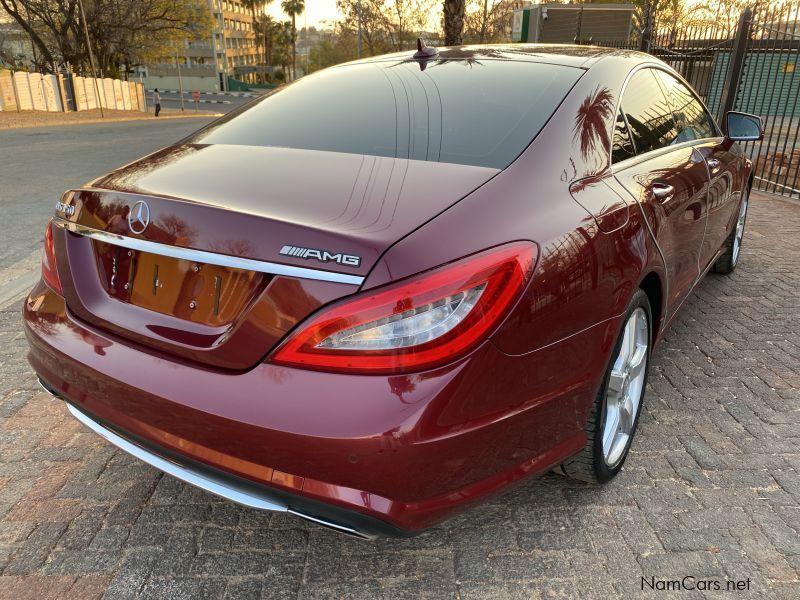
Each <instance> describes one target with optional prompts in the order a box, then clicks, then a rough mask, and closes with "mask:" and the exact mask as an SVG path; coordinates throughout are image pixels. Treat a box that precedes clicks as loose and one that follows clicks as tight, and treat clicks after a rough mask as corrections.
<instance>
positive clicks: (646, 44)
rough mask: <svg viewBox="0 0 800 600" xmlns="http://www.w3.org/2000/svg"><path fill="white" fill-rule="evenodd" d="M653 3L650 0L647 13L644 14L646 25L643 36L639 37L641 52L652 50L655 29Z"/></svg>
mask: <svg viewBox="0 0 800 600" xmlns="http://www.w3.org/2000/svg"><path fill="white" fill-rule="evenodd" d="M652 17H653V3H652V2H648V3H647V5H646V7H645V14H644V27H643V28H642V36H641V38H639V52H649V51H650V37H651V35H652V33H651V32H652V31H653V23H652Z"/></svg>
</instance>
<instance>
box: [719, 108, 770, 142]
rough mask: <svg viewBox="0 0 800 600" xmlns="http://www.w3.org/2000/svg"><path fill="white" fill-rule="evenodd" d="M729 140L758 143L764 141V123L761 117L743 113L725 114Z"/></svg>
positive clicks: (732, 112)
mask: <svg viewBox="0 0 800 600" xmlns="http://www.w3.org/2000/svg"><path fill="white" fill-rule="evenodd" d="M725 131H727V132H728V135H727V138H728V139H729V140H733V141H734V142H756V141H758V140H763V139H764V123H763V122H762V121H761V117H757V116H756V115H750V114H747V113H743V112H737V111H733V110H732V111H730V112H728V113H726V114H725Z"/></svg>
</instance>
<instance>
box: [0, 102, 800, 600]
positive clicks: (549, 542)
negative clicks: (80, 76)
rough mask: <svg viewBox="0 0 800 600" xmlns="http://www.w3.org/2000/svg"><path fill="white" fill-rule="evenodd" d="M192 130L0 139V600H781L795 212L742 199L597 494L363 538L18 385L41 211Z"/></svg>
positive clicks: (494, 503) (796, 387) (795, 393)
mask: <svg viewBox="0 0 800 600" xmlns="http://www.w3.org/2000/svg"><path fill="white" fill-rule="evenodd" d="M220 106H223V105H220ZM224 106H233V104H231V105H224ZM206 122H207V121H206V120H204V119H203V120H201V119H189V120H164V121H157V120H155V119H153V120H152V121H140V122H131V123H113V124H100V125H86V126H63V127H49V128H41V129H20V130H9V131H4V132H0V209H1V210H2V212H1V213H0V215H2V216H1V217H0V240H2V244H1V245H0V292H1V291H2V290H5V294H6V297H7V298H8V302H7V303H5V307H3V302H2V301H0V572H1V573H2V577H0V598H14V599H15V600H16V599H20V598H37V599H39V598H64V597H70V598H100V597H103V596H104V595H105V597H106V598H132V597H144V598H217V597H226V598H308V597H325V598H344V597H347V598H364V599H369V600H373V599H376V598H392V599H397V598H409V599H418V598H436V599H439V598H459V599H468V598H469V599H471V598H476V599H478V598H508V597H511V598H539V597H542V598H544V597H548V598H549V597H556V598H572V597H577V596H580V597H584V598H602V599H603V600H608V599H610V598H632V597H639V596H641V595H642V593H643V591H648V590H649V589H650V587H649V585H650V583H649V582H651V581H653V582H657V581H661V580H670V581H671V580H681V579H682V578H684V577H685V576H691V577H694V578H696V580H698V581H699V580H701V579H703V580H716V581H720V582H722V585H723V589H724V585H725V582H726V581H728V580H735V581H737V582H741V585H742V587H741V588H739V589H740V590H745V591H739V592H738V593H734V594H728V596H730V597H737V598H738V597H759V598H775V599H783V598H785V599H787V600H788V599H794V598H797V592H798V589H799V586H800V536H798V531H800V509H798V506H799V505H800V366H799V365H800V346H799V345H798V338H797V334H798V331H800V295H798V292H797V290H798V289H800V271H798V269H797V263H798V261H800V210H798V204H797V203H794V202H791V201H787V200H782V199H779V198H776V197H770V196H766V195H763V194H758V193H754V194H753V198H752V203H751V209H750V211H751V212H750V215H749V217H748V222H747V229H746V233H745V240H744V245H743V250H742V259H741V265H740V266H739V268H738V269H737V271H736V272H735V273H734V274H733V275H732V276H730V277H723V276H718V275H713V274H712V275H709V276H708V277H707V278H706V279H705V281H703V282H702V283H701V284H700V285H699V286H698V288H697V289H696V290H695V291H694V292H693V294H692V296H691V297H690V299H689V300H688V301H687V304H686V305H685V306H684V307H683V308H682V310H681V312H680V313H679V315H678V317H677V319H676V320H675V322H674V323H673V324H672V327H671V329H670V331H669V332H668V334H667V336H666V339H665V340H664V342H663V343H662V344H661V346H660V347H659V348H658V349H657V350H656V352H655V355H654V357H653V364H652V371H651V374H650V380H649V382H648V390H647V395H646V397H645V401H644V402H645V404H644V410H643V412H642V417H641V423H640V428H639V433H638V435H637V437H636V439H635V441H634V444H633V448H632V451H631V455H630V457H629V459H628V461H627V463H626V464H625V467H624V469H623V471H622V473H621V474H620V476H619V477H618V478H616V479H615V480H614V481H613V482H612V483H610V484H609V485H607V486H605V487H592V486H588V485H583V484H581V483H578V482H575V481H570V480H567V479H564V478H561V477H559V476H556V475H552V474H549V475H545V476H543V477H540V478H538V479H528V480H526V481H524V482H522V483H521V484H520V485H517V486H516V487H515V488H514V489H512V490H511V491H510V492H508V493H506V494H504V495H502V496H499V497H495V498H493V499H491V500H490V501H489V502H486V503H484V504H482V505H480V506H478V507H476V508H473V509H471V510H470V511H468V512H467V513H465V514H463V515H461V516H458V517H457V518H454V519H452V520H450V521H448V522H446V523H444V524H442V525H440V526H438V527H436V528H434V529H433V530H431V531H429V532H426V533H425V534H423V535H420V536H418V537H415V538H410V539H392V540H379V541H376V542H363V541H359V540H355V539H351V538H347V537H344V536H342V535H340V534H337V533H333V532H331V531H328V530H325V529H322V528H320V527H317V526H315V525H312V524H309V523H306V522H303V521H301V520H299V519H297V518H294V517H292V516H290V515H286V514H278V513H276V514H270V513H261V512H258V511H256V510H253V509H248V508H243V507H241V506H238V505H235V504H233V503H231V502H227V501H223V500H220V499H218V498H216V497H214V496H211V495H209V494H207V493H205V492H202V491H199V490H197V489H195V488H192V487H190V486H188V485H184V484H183V483H181V482H179V481H177V480H176V479H173V478H171V477H168V476H164V475H163V474H162V473H161V472H159V471H157V470H156V469H153V468H151V467H149V466H146V465H144V464H142V463H140V462H138V461H136V460H135V459H133V458H131V457H129V456H127V455H126V454H124V453H123V452H121V451H118V450H116V449H115V448H114V447H112V446H111V445H110V444H108V443H107V442H105V441H104V440H102V439H101V438H100V437H98V436H96V435H94V434H93V433H91V432H89V431H88V430H87V429H85V428H84V427H83V426H82V425H81V424H79V423H78V422H77V421H75V420H74V419H73V418H71V417H70V416H69V415H68V413H67V411H66V408H65V407H64V405H63V404H62V403H61V402H59V401H57V400H54V399H53V398H51V397H50V396H48V395H47V394H45V393H43V392H42V391H41V390H40V389H39V387H38V385H37V384H36V380H35V378H34V375H33V372H32V371H31V369H30V367H29V366H28V364H27V361H26V348H27V344H26V341H25V337H24V334H23V333H22V327H21V322H20V319H21V316H20V311H21V304H22V293H23V290H22V289H21V288H20V285H22V284H24V287H25V288H28V287H30V285H32V283H33V280H34V279H36V278H37V277H38V268H39V267H38V256H39V252H40V251H41V245H42V238H43V232H44V227H45V223H46V222H47V219H48V217H49V216H50V215H51V214H52V212H53V205H54V203H55V201H56V200H57V199H58V198H59V195H60V193H61V192H62V191H63V190H64V189H67V188H69V187H71V186H77V185H80V184H81V183H83V182H86V181H88V180H90V179H92V178H93V177H95V176H97V175H100V174H102V173H104V172H106V171H108V170H110V169H113V168H114V167H116V166H118V165H121V164H123V163H126V162H128V161H131V160H133V159H135V158H137V157H139V156H141V155H143V154H146V153H149V152H152V151H154V150H156V149H158V148H160V147H162V146H165V145H167V144H169V143H170V142H172V141H175V140H178V139H180V138H182V137H183V136H185V135H187V134H188V133H190V132H191V131H193V130H195V129H197V128H199V127H200V126H202V125H203V124H205V123H206ZM15 290H16V291H15ZM1 299H2V294H1V293H0V300H1ZM187 384H190V382H187ZM420 468H424V465H420ZM651 578H652V579H651ZM745 581H747V584H746V585H747V588H746V589H745V588H744V587H743V586H744V585H745ZM679 595H680V594H679ZM702 595H703V594H701V596H702ZM656 596H657V597H662V595H656ZM665 597H666V596H665ZM686 597H697V596H695V595H692V594H689V595H687V596H686ZM726 597H727V596H726Z"/></svg>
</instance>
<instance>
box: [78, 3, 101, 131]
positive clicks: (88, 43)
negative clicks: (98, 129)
mask: <svg viewBox="0 0 800 600" xmlns="http://www.w3.org/2000/svg"><path fill="white" fill-rule="evenodd" d="M78 7H79V8H80V9H81V23H83V35H85V36H86V48H87V49H88V50H89V65H90V66H91V67H92V79H94V89H95V92H97V105H98V106H99V107H100V118H101V119H105V118H106V115H105V113H103V100H102V99H101V98H100V85H99V84H98V83H97V69H95V68H94V52H92V42H91V40H90V39H89V27H88V26H87V25H86V13H85V12H84V10H83V0H78Z"/></svg>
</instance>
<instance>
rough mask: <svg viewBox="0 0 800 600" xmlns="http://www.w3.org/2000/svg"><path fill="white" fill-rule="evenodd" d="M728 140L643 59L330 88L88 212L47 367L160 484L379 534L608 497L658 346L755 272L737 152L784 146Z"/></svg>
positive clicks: (484, 49) (69, 244)
mask: <svg viewBox="0 0 800 600" xmlns="http://www.w3.org/2000/svg"><path fill="white" fill-rule="evenodd" d="M725 129H726V132H727V134H723V133H722V132H721V131H720V129H719V127H718V126H717V124H716V123H715V121H714V119H713V118H712V117H711V115H710V114H709V113H708V111H707V109H706V108H705V106H704V105H703V103H702V102H701V101H700V99H699V98H698V97H697V95H696V94H695V93H694V92H693V91H692V90H691V88H690V87H689V86H688V85H687V83H686V82H685V81H684V80H683V79H682V78H681V77H680V76H678V75H677V74H676V73H675V72H674V71H673V70H672V69H671V68H669V67H668V66H667V65H665V64H663V63H661V62H658V61H656V60H655V59H653V58H651V57H649V56H646V55H643V54H639V53H635V52H628V51H615V50H606V49H601V48H593V47H581V46H578V47H571V46H536V45H507V46H476V47H459V48H445V49H441V50H439V51H435V50H431V49H427V50H426V49H425V48H422V51H420V52H418V53H417V54H412V53H411V52H408V53H402V54H394V55H390V56H382V57H377V58H372V59H368V60H362V61H359V62H355V63H350V64H346V65H342V66H337V67H333V68H330V69H327V70H325V71H322V72H320V73H318V74H315V75H311V76H308V77H305V78H303V79H301V80H300V81H298V82H296V83H294V84H292V85H289V86H287V87H285V88H283V89H281V90H279V91H277V92H275V93H272V94H270V95H268V96H266V97H263V98H261V99H260V100H258V101H256V102H254V103H252V104H251V105H249V106H247V107H246V108H245V109H244V110H241V111H238V112H236V113H235V114H230V115H228V116H226V117H225V118H223V119H220V120H219V121H216V122H214V123H212V124H211V125H209V126H208V127H206V128H204V129H202V130H201V131H199V132H198V133H196V134H195V135H193V136H191V137H190V138H188V139H185V140H183V141H181V142H179V143H177V144H175V145H174V146H171V147H169V148H166V149H164V150H161V151H159V152H156V153H154V154H152V155H150V156H147V157H145V158H143V159H141V160H139V161H137V162H134V163H132V164H130V165H127V166H125V167H122V168H120V169H118V170H116V171H114V172H112V173H110V174H109V175H105V176H103V177H101V178H99V179H96V180H94V181H92V182H91V183H89V184H87V185H86V186H85V187H83V188H81V189H76V190H70V191H68V192H66V193H65V194H64V196H63V197H62V198H61V200H60V201H59V202H57V203H56V211H55V216H54V217H53V219H52V221H51V222H50V224H49V225H48V226H47V229H46V235H45V250H44V257H43V261H42V281H41V282H40V283H39V284H38V285H37V286H36V287H35V288H34V289H33V291H32V292H31V293H30V296H29V297H28V298H27V300H26V302H25V311H24V318H25V330H26V333H27V336H28V339H29V341H30V348H31V349H30V361H31V364H32V365H33V367H34V369H35V370H36V373H37V374H38V376H39V378H40V381H41V383H42V385H43V386H44V388H45V389H47V390H48V391H49V392H51V393H52V394H53V395H55V396H57V397H59V398H61V399H63V400H65V401H66V403H67V406H68V408H69V410H70V411H71V412H72V414H73V415H74V416H75V417H77V418H78V419H79V420H80V421H81V422H83V423H84V424H86V425H87V426H88V427H90V428H91V429H93V430H94V431H96V432H98V433H99V434H100V435H102V436H104V437H105V438H106V439H108V440H109V441H111V442H112V443H113V444H116V445H117V446H119V447H120V448H122V449H123V450H125V451H127V452H130V453H131V454H133V455H134V456H136V457H138V458H140V459H142V460H143V461H145V462H147V463H149V464H151V465H154V466H155V467H157V468H159V469H162V470H163V471H165V472H167V473H170V474H172V475H174V476H176V477H178V478H180V479H182V480H184V481H186V482H189V483H191V484H194V485H196V486H199V487H201V488H203V489H206V490H208V491H210V492H212V493H215V494H218V495H220V496H223V497H225V498H229V499H231V500H234V501H236V502H240V503H243V504H246V505H249V506H253V507H256V508H262V509H268V510H278V511H289V512H291V513H294V514H296V515H298V516H300V517H303V518H306V519H310V520H312V521H315V522H318V523H322V524H324V525H327V526H330V527H333V528H335V529H338V530H340V531H343V532H347V533H351V534H354V535H360V536H365V537H371V536H374V535H380V534H407V533H412V532H414V531H418V530H421V529H423V528H425V527H428V526H430V525H432V524H434V523H436V522H438V521H440V520H441V519H443V518H445V517H447V516H448V515H451V514H453V513H455V512H457V511H459V510H462V509H463V508H465V507H466V506H467V505H469V504H471V503H473V502H476V501H478V500H480V499H482V498H484V497H486V496H487V495H488V494H491V493H493V492H497V491H498V490H501V489H503V488H505V487H506V486H508V485H509V484H511V483H513V482H515V481H517V480H519V479H521V478H523V477H525V476H528V475H532V474H536V473H541V472H543V471H546V470H549V469H554V468H555V469H558V470H560V471H561V472H563V473H564V474H566V475H570V476H573V477H576V478H579V479H583V480H588V481H594V482H604V481H607V480H609V479H610V478H612V477H613V476H614V475H616V474H617V472H618V471H619V470H620V468H621V466H622V463H623V461H624V460H625V456H626V454H627V452H628V449H629V447H630V444H631V440H632V437H633V435H634V433H635V431H636V423H637V417H638V415H639V412H640V411H641V406H642V399H643V395H644V390H645V384H646V382H647V368H648V363H649V359H650V353H651V350H652V348H653V345H654V344H655V343H656V342H657V341H658V340H659V338H660V337H661V336H662V335H663V333H664V331H665V330H666V328H667V326H668V325H669V323H670V320H671V319H672V318H673V317H674V315H675V313H676V311H677V310H678V309H679V308H680V306H681V304H682V303H683V302H684V301H685V300H686V298H687V296H688V294H690V292H691V291H692V288H693V287H694V286H695V285H696V284H697V282H698V281H699V280H700V278H701V277H702V276H703V275H704V274H705V273H706V272H707V271H709V270H715V271H717V272H720V273H727V272H730V271H732V270H733V269H734V267H735V266H736V263H737V260H738V259H739V254H740V248H741V242H742V233H743V228H744V223H745V216H746V212H747V195H748V190H749V187H750V179H751V164H750V162H749V161H748V160H747V158H746V157H745V156H744V154H743V153H742V152H741V151H740V150H739V149H737V146H736V144H735V142H734V140H749V139H758V138H759V137H760V136H761V135H762V133H761V130H762V127H761V122H760V120H759V119H758V118H757V117H752V116H750V115H744V114H741V113H729V114H728V115H727V122H726V123H725ZM120 143H124V140H120Z"/></svg>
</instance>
